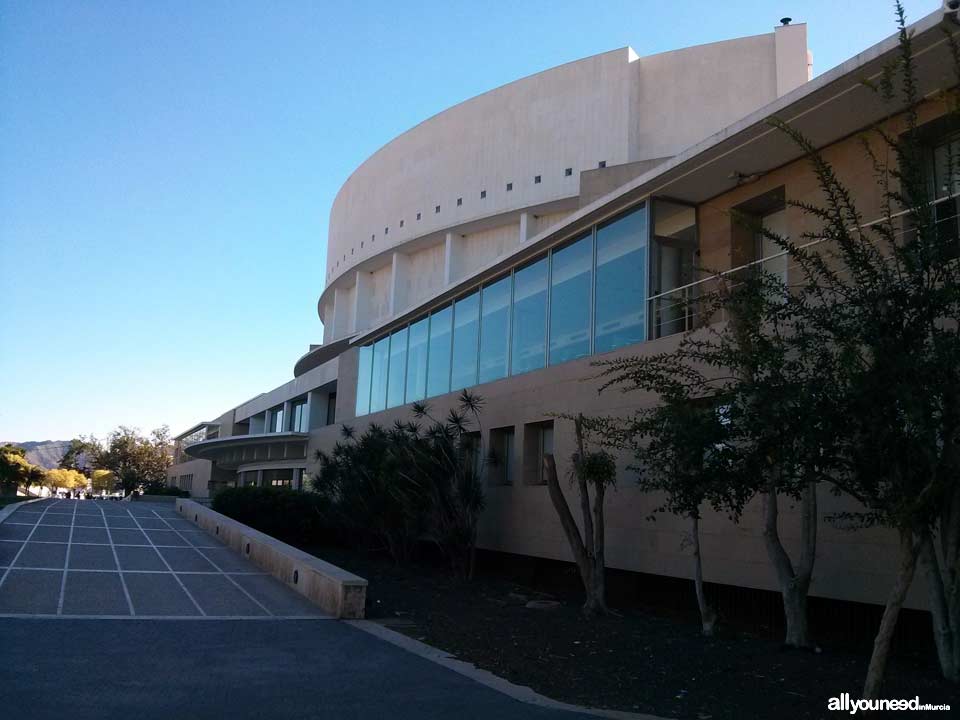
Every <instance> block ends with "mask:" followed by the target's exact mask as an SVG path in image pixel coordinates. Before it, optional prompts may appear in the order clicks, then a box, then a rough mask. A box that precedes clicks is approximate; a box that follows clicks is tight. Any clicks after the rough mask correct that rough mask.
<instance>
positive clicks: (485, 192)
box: [480, 190, 487, 200]
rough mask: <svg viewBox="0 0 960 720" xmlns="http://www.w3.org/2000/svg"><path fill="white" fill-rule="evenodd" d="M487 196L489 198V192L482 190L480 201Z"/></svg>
mask: <svg viewBox="0 0 960 720" xmlns="http://www.w3.org/2000/svg"><path fill="white" fill-rule="evenodd" d="M486 196H487V191H486V190H481V191H480V199H481V200H483V199H484V198H485V197H486Z"/></svg>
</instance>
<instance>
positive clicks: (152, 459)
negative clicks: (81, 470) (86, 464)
mask: <svg viewBox="0 0 960 720" xmlns="http://www.w3.org/2000/svg"><path fill="white" fill-rule="evenodd" d="M84 442H85V443H86V450H85V452H89V454H90V459H91V462H92V465H93V467H94V468H95V469H98V470H109V471H110V472H112V473H113V475H114V477H115V478H116V480H117V484H118V485H119V486H120V488H121V489H122V490H123V491H124V493H125V494H129V493H131V492H133V491H134V490H137V489H140V488H146V487H149V488H157V487H160V486H163V485H165V484H166V476H167V468H168V467H170V462H171V459H172V458H171V443H170V433H169V431H168V430H167V428H166V426H164V427H161V428H157V429H156V430H153V431H152V432H151V433H150V434H149V435H147V436H145V435H142V434H141V433H140V431H139V430H137V429H136V428H129V427H124V426H121V427H119V428H117V429H116V430H114V431H113V432H112V433H110V435H108V436H107V439H106V441H105V442H100V441H98V440H96V439H93V438H91V439H89V440H86V441H84Z"/></svg>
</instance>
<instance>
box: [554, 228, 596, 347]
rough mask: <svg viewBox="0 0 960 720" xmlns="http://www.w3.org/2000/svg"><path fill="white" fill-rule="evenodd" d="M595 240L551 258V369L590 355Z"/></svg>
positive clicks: (588, 237) (585, 240)
mask: <svg viewBox="0 0 960 720" xmlns="http://www.w3.org/2000/svg"><path fill="white" fill-rule="evenodd" d="M592 240H593V238H592V235H586V236H584V237H582V238H580V239H579V240H576V241H574V242H572V243H571V244H570V245H567V246H566V247H564V248H562V249H560V250H554V251H553V253H552V255H551V266H550V272H551V276H550V364H551V365H556V364H558V363H563V362H568V361H569V360H575V359H577V358H580V357H584V356H585V355H589V354H590V269H591V268H592V267H593V242H592Z"/></svg>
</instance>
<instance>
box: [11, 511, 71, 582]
mask: <svg viewBox="0 0 960 720" xmlns="http://www.w3.org/2000/svg"><path fill="white" fill-rule="evenodd" d="M58 502H59V501H58ZM51 507H53V505H50V506H48V507H47V508H46V510H44V511H43V512H42V513H40V517H39V518H37V524H36V525H34V527H33V530H31V531H30V534H29V535H27V539H26V540H24V541H23V545H21V546H20V549H19V550H17V554H16V555H14V556H13V560H11V561H10V567H8V568H7V569H6V570H5V571H4V573H3V577H0V588H2V587H3V583H4V582H5V581H6V579H7V576H8V575H9V574H10V571H11V570H12V569H13V566H14V565H16V564H17V560H19V559H20V555H21V554H22V553H23V550H24V548H26V547H27V543H28V542H30V538H32V537H33V534H34V533H35V532H36V531H37V527H39V525H40V521H41V520H42V519H43V516H44V515H46V514H47V510H49V509H50V508H51ZM14 512H16V511H14Z"/></svg>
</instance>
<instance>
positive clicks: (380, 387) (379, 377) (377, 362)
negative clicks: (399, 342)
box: [370, 337, 390, 413]
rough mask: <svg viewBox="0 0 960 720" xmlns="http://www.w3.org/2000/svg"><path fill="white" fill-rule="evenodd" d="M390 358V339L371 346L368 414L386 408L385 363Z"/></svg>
mask: <svg viewBox="0 0 960 720" xmlns="http://www.w3.org/2000/svg"><path fill="white" fill-rule="evenodd" d="M389 357H390V338H389V337H385V338H383V339H382V340H377V342H375V343H374V344H373V362H372V364H371V369H370V412H372V413H373V412H379V411H380V410H383V409H384V408H386V407H387V362H388V359H389Z"/></svg>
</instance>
